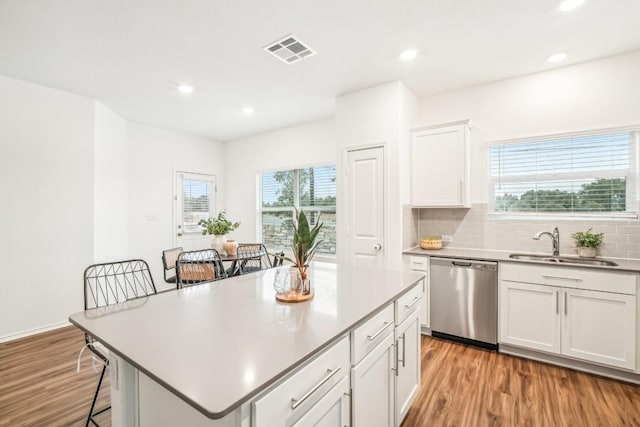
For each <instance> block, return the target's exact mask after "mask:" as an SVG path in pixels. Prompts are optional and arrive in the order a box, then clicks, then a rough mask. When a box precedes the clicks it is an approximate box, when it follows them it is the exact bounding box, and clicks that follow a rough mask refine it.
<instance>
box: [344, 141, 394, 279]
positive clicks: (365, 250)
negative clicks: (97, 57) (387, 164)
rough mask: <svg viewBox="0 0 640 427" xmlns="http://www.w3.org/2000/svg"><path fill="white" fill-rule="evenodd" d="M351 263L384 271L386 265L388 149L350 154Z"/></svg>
mask: <svg viewBox="0 0 640 427" xmlns="http://www.w3.org/2000/svg"><path fill="white" fill-rule="evenodd" d="M346 163H347V169H346V182H347V191H346V193H347V194H346V202H347V203H346V206H347V226H346V230H345V231H346V235H347V251H348V262H349V263H350V264H352V265H358V266H364V267H381V266H382V265H383V261H384V256H385V255H384V254H385V248H384V241H383V236H384V149H383V147H374V148H367V149H361V150H352V151H348V152H347V162H346Z"/></svg>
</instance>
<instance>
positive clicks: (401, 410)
mask: <svg viewBox="0 0 640 427" xmlns="http://www.w3.org/2000/svg"><path fill="white" fill-rule="evenodd" d="M407 305H408V304H407ZM395 337H396V353H397V357H396V365H397V366H396V369H395V373H396V393H395V397H396V404H395V407H396V423H395V425H396V426H399V425H400V424H401V423H402V420H404V417H405V416H406V415H407V412H408V411H409V409H410V408H411V404H412V403H413V400H414V399H415V397H416V394H418V390H419V389H420V378H421V375H420V366H421V364H420V359H421V357H420V316H419V313H418V310H414V311H413V312H412V313H411V314H410V315H409V316H408V317H407V319H405V320H404V321H403V322H402V323H401V324H400V325H398V326H397V327H396V330H395Z"/></svg>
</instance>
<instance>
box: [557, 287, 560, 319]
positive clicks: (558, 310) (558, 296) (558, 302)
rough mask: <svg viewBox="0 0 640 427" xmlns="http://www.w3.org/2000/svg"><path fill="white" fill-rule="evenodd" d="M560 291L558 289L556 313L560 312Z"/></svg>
mask: <svg viewBox="0 0 640 427" xmlns="http://www.w3.org/2000/svg"><path fill="white" fill-rule="evenodd" d="M559 300H560V291H556V314H560V301H559Z"/></svg>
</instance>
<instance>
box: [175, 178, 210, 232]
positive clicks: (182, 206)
mask: <svg viewBox="0 0 640 427" xmlns="http://www.w3.org/2000/svg"><path fill="white" fill-rule="evenodd" d="M178 190H179V191H178V195H177V200H178V214H179V221H180V222H179V224H178V228H179V229H180V228H182V230H183V232H185V233H201V232H202V227H201V226H199V225H198V222H200V220H201V219H205V220H206V219H209V218H210V217H211V216H212V215H213V212H214V206H213V204H214V200H215V177H214V176H212V175H204V174H195V173H184V172H178Z"/></svg>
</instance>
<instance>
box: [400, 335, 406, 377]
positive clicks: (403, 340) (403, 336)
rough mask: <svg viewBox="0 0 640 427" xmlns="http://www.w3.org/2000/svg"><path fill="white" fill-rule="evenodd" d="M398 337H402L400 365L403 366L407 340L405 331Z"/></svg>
mask: <svg viewBox="0 0 640 427" xmlns="http://www.w3.org/2000/svg"><path fill="white" fill-rule="evenodd" d="M399 338H402V367H403V368H404V367H405V360H406V358H407V346H406V342H407V340H406V339H405V332H403V333H402V336H401V337H399Z"/></svg>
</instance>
